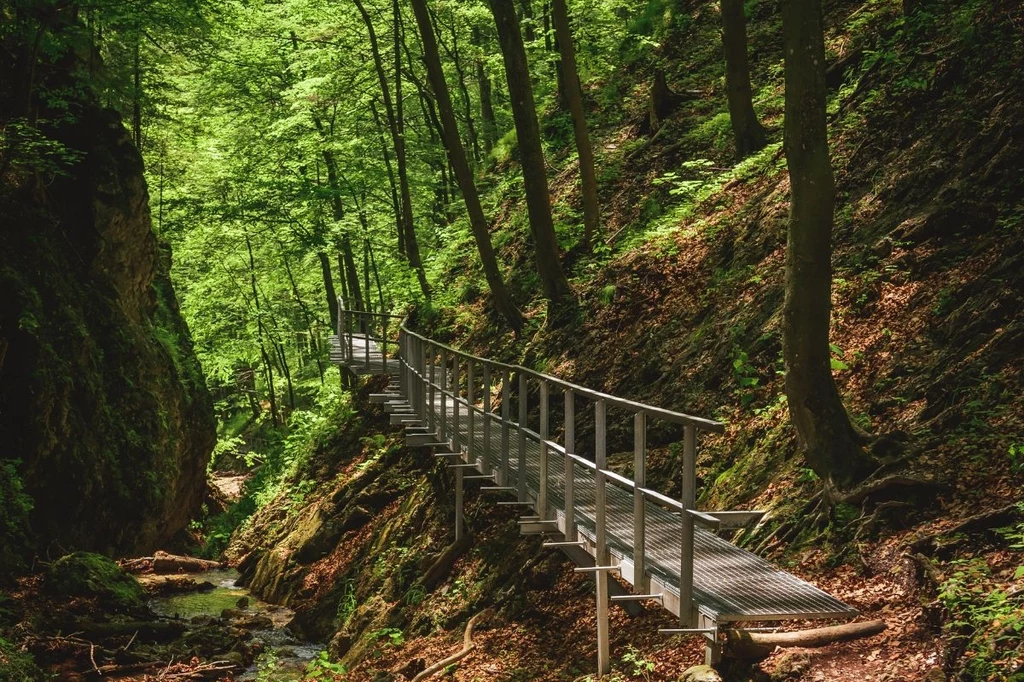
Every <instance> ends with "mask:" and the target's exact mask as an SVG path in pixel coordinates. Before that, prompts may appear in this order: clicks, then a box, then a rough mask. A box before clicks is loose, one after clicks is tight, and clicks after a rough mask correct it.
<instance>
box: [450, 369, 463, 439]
mask: <svg viewBox="0 0 1024 682" xmlns="http://www.w3.org/2000/svg"><path fill="white" fill-rule="evenodd" d="M461 411H462V408H461V407H459V356H458V355H457V354H455V355H452V415H453V416H452V445H453V446H454V447H453V448H452V450H453V451H454V452H462V431H460V430H459V421H460V420H459V417H460V415H459V412H461Z"/></svg>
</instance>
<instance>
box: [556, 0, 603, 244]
mask: <svg viewBox="0 0 1024 682" xmlns="http://www.w3.org/2000/svg"><path fill="white" fill-rule="evenodd" d="M551 17H552V19H553V20H554V22H555V35H556V36H557V37H558V49H559V52H560V53H561V57H562V74H563V76H564V77H565V83H564V84H565V99H566V102H567V103H568V105H569V112H570V113H571V114H572V129H573V134H574V135H575V137H576V152H577V154H578V156H579V160H580V186H581V189H582V191H583V246H584V247H585V248H586V249H587V250H589V249H590V242H591V240H592V239H593V237H594V234H595V233H597V232H598V231H599V230H600V228H601V225H600V223H601V208H600V206H599V204H598V202H597V174H596V173H595V172H594V150H593V148H592V147H591V146H590V132H589V131H588V130H587V117H586V114H585V113H584V112H583V93H582V92H581V91H580V80H579V75H578V74H577V72H576V50H575V49H574V48H573V43H572V32H571V31H570V30H569V11H568V9H567V8H566V6H565V0H552V2H551Z"/></svg>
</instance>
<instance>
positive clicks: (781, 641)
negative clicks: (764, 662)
mask: <svg viewBox="0 0 1024 682" xmlns="http://www.w3.org/2000/svg"><path fill="white" fill-rule="evenodd" d="M885 627H886V625H885V621H884V620H869V621H865V622H863V623H844V624H842V625H830V626H827V627H822V628H814V629H812V630H798V631H796V632H771V633H761V632H748V631H746V630H726V631H725V634H726V637H727V639H728V643H727V644H726V647H725V655H726V656H729V657H732V658H767V656H768V655H769V654H771V653H772V651H774V650H775V647H783V648H786V647H806V648H810V649H813V648H816V647H823V646H827V645H829V644H832V643H833V642H848V641H850V640H851V639H860V638H861V637H870V636H872V635H877V634H878V633H879V632H882V631H883V630H885Z"/></svg>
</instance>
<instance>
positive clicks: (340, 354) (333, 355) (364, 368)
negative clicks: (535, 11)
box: [328, 334, 401, 375]
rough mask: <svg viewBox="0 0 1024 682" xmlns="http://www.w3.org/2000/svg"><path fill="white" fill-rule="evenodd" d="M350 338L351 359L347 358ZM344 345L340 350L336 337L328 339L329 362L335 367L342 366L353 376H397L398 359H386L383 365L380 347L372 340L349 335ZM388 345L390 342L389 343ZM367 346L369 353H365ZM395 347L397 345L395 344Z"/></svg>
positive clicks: (332, 336)
mask: <svg viewBox="0 0 1024 682" xmlns="http://www.w3.org/2000/svg"><path fill="white" fill-rule="evenodd" d="M349 336H351V338H352V357H351V358H349V357H348V338H349ZM345 340H346V345H345V347H344V348H342V346H341V343H340V342H339V340H338V337H337V336H336V335H333V334H332V335H331V336H329V337H328V341H329V342H330V360H331V362H333V363H334V364H336V365H344V366H345V367H347V368H348V369H349V370H350V371H351V372H352V373H353V374H359V375H361V374H391V375H397V374H398V371H399V368H400V366H401V365H400V361H399V360H398V358H388V359H387V363H386V365H385V361H384V356H383V354H382V353H381V352H380V347H379V346H378V345H377V342H376V341H374V340H373V339H367V338H366V336H365V335H363V334H350V335H346V337H345ZM389 343H390V342H389ZM367 346H369V353H367ZM396 347H397V344H396Z"/></svg>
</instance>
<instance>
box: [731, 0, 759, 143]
mask: <svg viewBox="0 0 1024 682" xmlns="http://www.w3.org/2000/svg"><path fill="white" fill-rule="evenodd" d="M721 2H722V45H723V47H724V49H725V89H726V93H727V94H728V98H729V118H730V119H731V120H732V132H733V136H734V137H735V138H736V157H737V159H738V160H742V159H743V158H745V157H747V156H749V155H750V154H753V153H754V152H756V151H758V150H760V149H763V148H764V146H765V144H766V143H767V140H766V137H765V131H764V128H762V127H761V124H760V122H758V120H757V114H756V113H754V103H753V99H752V97H753V94H752V88H751V86H750V63H749V61H748V60H747V16H746V14H745V12H744V9H743V0H721Z"/></svg>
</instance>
